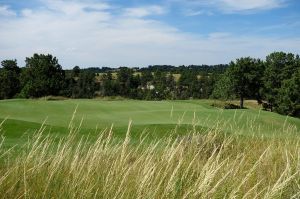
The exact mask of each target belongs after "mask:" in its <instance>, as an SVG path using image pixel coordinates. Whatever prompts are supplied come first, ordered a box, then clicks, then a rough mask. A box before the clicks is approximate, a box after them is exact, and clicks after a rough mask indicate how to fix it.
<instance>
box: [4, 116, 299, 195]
mask: <svg viewBox="0 0 300 199" xmlns="http://www.w3.org/2000/svg"><path fill="white" fill-rule="evenodd" d="M72 118H73V119H74V117H72ZM73 119H72V122H71V123H70V124H69V125H68V131H69V133H68V135H67V136H65V137H60V138H57V137H55V136H53V135H49V134H47V132H46V129H47V127H46V126H44V125H42V126H41V128H40V129H39V130H38V131H37V132H36V133H35V134H34V136H33V137H28V140H27V142H26V143H23V144H21V145H20V146H18V147H13V148H10V149H7V148H6V147H3V146H4V143H5V139H4V138H2V139H3V141H2V142H1V144H0V154H1V155H0V160H1V164H0V196H1V197H2V198H64V199H66V198H128V199H129V198H251V199H252V198H299V197H300V173H299V171H300V148H299V141H300V139H299V138H298V137H296V138H295V137H294V138H293V139H292V138H291V137H287V138H282V137H281V138H280V137H278V136H274V137H263V136H255V132H253V136H252V137H250V136H247V137H245V136H241V135H239V133H236V134H234V133H231V134H226V133H224V132H223V129H224V126H223V125H227V124H226V123H222V122H219V123H216V124H215V125H214V126H212V127H211V128H207V129H206V130H205V132H198V130H197V129H196V122H195V121H194V122H192V124H191V128H190V130H187V132H186V133H185V135H177V134H176V133H175V131H176V130H175V131H174V132H173V134H171V135H169V136H165V137H164V138H160V139H152V140H151V141H150V142H147V136H149V134H147V133H145V132H143V133H141V134H140V137H139V139H135V140H134V142H133V140H132V139H131V128H132V127H131V122H130V123H129V125H128V128H127V130H126V131H125V132H124V134H126V136H125V138H124V139H120V138H118V137H117V138H116V137H115V136H114V128H113V126H112V127H111V128H108V129H106V130H103V131H101V132H99V133H98V134H97V135H98V136H97V137H96V138H94V137H93V138H90V137H88V136H80V131H81V130H82V129H81V126H82V125H80V123H77V122H75V121H74V120H73ZM253 129H254V128H253ZM291 130H292V131H293V132H289V131H291ZM282 133H284V134H285V133H294V130H293V129H292V128H290V127H283V128H282Z"/></svg>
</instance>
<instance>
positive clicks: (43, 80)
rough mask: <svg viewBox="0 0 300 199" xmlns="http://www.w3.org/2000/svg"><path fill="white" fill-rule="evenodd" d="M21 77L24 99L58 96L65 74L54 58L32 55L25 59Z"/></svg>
mask: <svg viewBox="0 0 300 199" xmlns="http://www.w3.org/2000/svg"><path fill="white" fill-rule="evenodd" d="M25 62H26V69H25V71H24V74H23V76H22V83H23V89H22V94H23V95H24V96H25V97H41V96H46V95H58V94H59V93H60V90H61V89H62V86H63V84H64V78H65V73H64V71H63V70H62V67H61V65H59V63H58V60H57V58H56V57H53V56H52V55H50V54H48V55H43V54H34V55H33V56H32V57H30V58H29V57H27V58H26V61H25Z"/></svg>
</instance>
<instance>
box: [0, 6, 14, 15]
mask: <svg viewBox="0 0 300 199" xmlns="http://www.w3.org/2000/svg"><path fill="white" fill-rule="evenodd" d="M0 16H4V17H11V16H16V13H15V12H14V11H12V10H11V9H10V8H9V6H0Z"/></svg>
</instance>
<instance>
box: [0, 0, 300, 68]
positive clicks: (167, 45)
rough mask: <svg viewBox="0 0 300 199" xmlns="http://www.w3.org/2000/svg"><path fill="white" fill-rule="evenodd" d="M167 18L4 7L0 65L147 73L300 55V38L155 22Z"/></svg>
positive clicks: (56, 4)
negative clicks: (29, 60) (32, 61)
mask: <svg viewBox="0 0 300 199" xmlns="http://www.w3.org/2000/svg"><path fill="white" fill-rule="evenodd" d="M222 1H224V2H225V1H226V2H227V3H228V4H230V2H233V0H222ZM257 2H258V1H257ZM248 7H249V6H248ZM165 13H167V10H166V9H165V8H163V7H160V6H158V5H149V6H144V7H133V8H119V7H116V6H114V5H111V4H108V3H105V2H100V3H99V2H96V3H95V2H88V3H87V2H85V3H83V2H82V1H81V2H78V1H63V0H48V1H43V4H42V6H40V7H38V8H35V9H22V10H19V11H14V10H12V9H10V8H9V7H8V6H1V7H0V16H1V17H0V60H3V59H13V58H16V59H18V61H19V63H20V65H23V64H24V61H23V60H24V59H25V57H28V56H31V55H32V54H33V53H51V54H53V55H55V56H56V57H57V58H58V59H59V61H60V63H61V65H62V66H63V67H64V68H71V67H73V66H75V65H79V66H81V67H91V66H93V67H96V66H99V67H100V66H111V67H118V66H132V67H133V66H139V67H142V66H148V65H152V64H173V65H181V64H186V65H187V64H218V63H228V62H229V61H230V60H232V59H235V58H238V57H240V56H254V57H264V56H265V55H267V54H268V53H270V52H272V51H275V50H284V51H289V52H299V50H300V38H275V37H269V38H265V37H259V36H241V35H234V34H230V33H211V34H209V35H200V34H195V33H194V34H193V33H188V32H185V31H183V30H179V29H177V28H175V27H173V26H171V25H168V24H166V23H164V22H162V21H159V20H157V19H156V20H154V19H151V16H155V15H163V14H165Z"/></svg>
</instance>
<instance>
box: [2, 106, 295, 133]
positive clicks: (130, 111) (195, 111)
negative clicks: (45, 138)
mask: <svg viewBox="0 0 300 199" xmlns="http://www.w3.org/2000/svg"><path fill="white" fill-rule="evenodd" d="M211 103H212V101H209V100H189V101H135V100H124V101H101V100H64V101H45V100H3V101H0V118H2V120H3V119H4V118H8V120H7V121H5V123H4V125H3V127H2V128H3V130H2V131H3V132H4V133H5V135H6V136H8V137H19V136H20V135H21V134H23V133H24V132H25V131H29V132H30V131H33V130H35V129H38V128H39V127H40V125H41V124H42V123H43V122H45V124H46V125H48V126H49V127H51V128H52V129H51V131H52V132H60V133H62V132H67V127H68V125H69V122H70V120H71V118H72V115H73V113H74V110H75V109H76V107H77V112H76V116H75V122H76V123H78V124H79V123H80V122H81V120H82V119H83V122H82V131H83V132H90V133H92V132H94V131H95V129H96V128H97V129H99V130H101V129H104V128H109V127H110V126H111V125H112V124H114V128H115V132H116V133H117V134H118V133H119V134H124V131H126V129H127V124H128V122H129V120H132V121H133V129H132V131H133V134H134V133H140V132H141V131H142V130H143V129H148V131H149V132H150V133H154V134H157V135H159V134H161V133H168V131H169V130H171V129H174V127H175V125H177V124H180V125H181V126H180V127H181V128H183V129H184V130H185V131H186V128H188V126H190V124H192V123H193V122H194V124H195V125H196V126H198V128H204V129H205V128H209V127H211V126H214V125H215V124H216V122H222V123H225V124H227V125H224V131H226V132H232V131H234V132H235V133H240V134H245V135H247V134H249V133H250V132H253V130H254V129H253V128H254V126H255V128H257V129H256V130H257V133H262V134H264V135H270V134H274V133H276V132H277V131H282V128H283V126H284V125H285V127H289V126H290V127H291V128H292V127H295V128H298V129H299V128H300V120H299V119H297V118H291V117H285V116H281V115H278V114H275V113H270V112H265V111H260V110H259V109H255V108H250V109H244V110H222V109H218V108H214V107H211V106H210V104H211ZM0 121H1V120H0Z"/></svg>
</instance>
